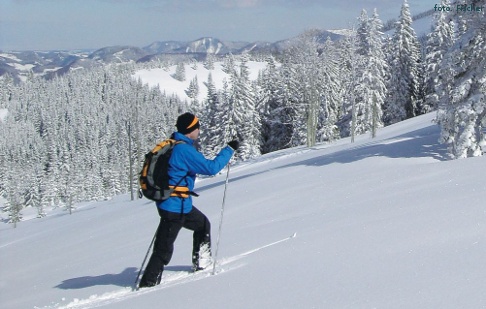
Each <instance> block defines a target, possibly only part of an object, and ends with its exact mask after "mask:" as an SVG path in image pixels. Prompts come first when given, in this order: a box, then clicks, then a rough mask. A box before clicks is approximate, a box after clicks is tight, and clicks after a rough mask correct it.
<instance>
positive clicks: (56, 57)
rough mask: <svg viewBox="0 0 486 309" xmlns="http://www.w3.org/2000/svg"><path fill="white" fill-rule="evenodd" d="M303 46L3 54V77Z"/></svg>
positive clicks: (162, 46) (166, 44)
mask: <svg viewBox="0 0 486 309" xmlns="http://www.w3.org/2000/svg"><path fill="white" fill-rule="evenodd" d="M433 13H434V10H429V11H426V12H423V13H420V14H418V15H416V16H414V17H413V20H414V25H413V26H414V29H415V31H416V33H417V35H418V36H419V37H420V36H422V37H423V36H425V34H426V33H428V32H429V31H430V26H431V20H432V15H433ZM394 23H395V20H389V21H387V22H386V23H385V27H384V31H386V32H388V33H389V32H391V31H393V27H394ZM346 35H349V30H346V29H342V30H318V31H317V32H316V36H317V39H318V40H319V41H321V42H324V41H325V40H327V39H328V38H329V39H331V40H333V41H335V40H339V39H340V38H342V37H343V36H346ZM296 44H299V37H294V38H290V39H287V40H282V41H278V42H274V43H270V42H253V43H250V42H232V41H221V40H218V39H217V38H212V37H205V38H200V39H197V40H194V41H190V42H182V41H161V42H154V43H152V44H150V45H148V46H145V47H142V48H140V47H135V46H109V47H103V48H100V49H98V50H75V51H58V50H53V51H0V77H1V76H2V75H5V74H7V73H8V74H10V75H11V76H12V77H13V78H14V79H15V80H16V81H20V80H25V79H26V78H27V76H29V74H35V75H41V76H44V77H45V78H52V77H53V76H55V75H62V74H64V73H66V72H69V71H71V70H75V69H79V68H91V67H95V66H102V65H106V64H110V63H124V62H130V61H133V62H148V61H152V60H166V59H170V60H179V59H190V58H194V59H196V60H203V59H204V58H205V57H206V56H207V55H208V54H214V55H217V56H224V55H226V54H229V53H232V54H234V55H239V54H243V53H249V54H270V53H271V54H279V53H283V52H285V51H286V50H287V49H288V48H290V47H292V46H295V45H296Z"/></svg>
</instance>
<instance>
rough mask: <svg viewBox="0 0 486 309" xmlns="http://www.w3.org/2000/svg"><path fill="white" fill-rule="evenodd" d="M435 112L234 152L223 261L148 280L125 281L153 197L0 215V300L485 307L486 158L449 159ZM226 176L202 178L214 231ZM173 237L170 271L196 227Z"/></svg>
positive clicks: (145, 232)
mask: <svg viewBox="0 0 486 309" xmlns="http://www.w3.org/2000/svg"><path fill="white" fill-rule="evenodd" d="M434 117H435V115H434V114H427V115H423V116H419V117H416V118H413V119H410V120H407V121H404V122H401V123H398V124H395V125H392V126H389V127H385V128H382V129H380V130H379V131H378V135H377V138H375V139H370V137H369V136H368V135H362V136H358V137H357V138H356V142H355V143H350V141H349V139H343V140H339V141H337V142H335V143H333V144H321V145H317V146H316V147H313V148H311V149H308V148H305V147H299V148H295V149H286V150H282V151H279V152H275V153H270V154H268V155H265V156H262V157H261V158H259V159H255V160H253V161H250V162H245V163H243V164H239V165H235V166H234V167H232V168H231V171H230V181H229V184H228V190H227V199H226V205H225V213H224V222H223V226H222V235H221V242H220V250H219V256H220V262H221V266H220V268H218V269H222V270H223V271H222V272H221V274H220V275H217V276H210V275H209V274H206V275H205V274H201V275H200V276H201V277H202V278H201V279H198V280H190V279H185V278H180V279H177V280H176V279H174V284H173V285H171V286H167V287H165V288H164V286H163V285H162V286H159V287H155V288H154V289H153V292H152V291H151V290H150V289H147V290H146V292H144V291H143V290H141V291H140V294H137V293H138V292H137V293H132V292H130V291H128V289H130V287H131V285H132V284H133V282H134V280H135V277H136V275H137V273H138V268H139V266H140V263H141V262H142V260H143V257H144V254H145V252H146V250H147V247H148V245H149V242H150V240H151V239H152V237H153V233H154V232H155V229H156V227H157V224H158V221H159V218H158V215H157V212H156V211H155V209H154V205H153V203H151V202H149V201H147V200H136V201H133V202H132V201H130V200H129V196H126V195H122V196H117V197H115V198H113V199H112V200H110V201H104V202H98V203H90V204H81V205H77V206H78V207H77V209H76V210H75V212H74V213H73V215H68V214H67V212H62V211H59V212H55V213H52V214H51V215H49V216H47V217H45V218H42V219H34V220H28V221H23V222H20V223H19V224H18V227H17V228H16V229H13V228H12V226H11V225H7V224H4V223H2V224H0V258H1V261H2V267H0V291H1V295H2V297H1V298H0V306H1V307H2V308H9V309H21V308H22V309H23V308H59V307H61V308H73V307H74V308H76V307H75V304H77V303H79V304H81V303H82V302H85V304H84V305H79V306H78V307H81V308H86V307H88V308H92V307H97V308H117V309H120V308H122V309H124V308H127V309H128V308H161V307H167V308H172V309H174V308H193V307H199V308H216V309H219V308H229V307H231V308H245V309H246V308H483V307H485V306H486V297H485V296H484V293H483V292H484V291H483V286H484V278H485V277H486V270H484V267H481V265H482V264H483V261H484V257H485V256H486V246H485V243H486V205H485V204H484V192H486V183H485V182H484V171H485V170H486V158H485V157H484V156H483V157H476V158H469V159H462V160H448V159H447V157H446V150H445V149H444V147H443V146H442V145H439V144H438V143H437V139H438V137H439V128H438V127H437V126H436V125H435V124H434V123H433V122H432V120H433V119H434ZM224 181H225V174H224V172H223V174H222V175H219V176H216V177H213V178H207V179H201V180H199V181H198V183H197V187H196V189H197V192H198V193H199V194H200V197H199V198H197V199H196V200H195V204H196V205H197V206H198V208H199V209H201V210H202V211H203V212H204V213H205V214H206V215H207V216H208V218H209V219H210V220H211V222H212V233H213V235H212V236H213V240H215V239H216V237H217V235H216V234H217V228H218V226H217V225H218V224H217V223H218V220H219V214H220V208H221V199H222V194H223V185H224ZM295 232H296V233H297V235H298V236H297V237H292V238H291V237H288V238H289V239H292V240H289V241H281V242H279V240H282V239H283V237H285V236H288V235H293V233H295ZM272 243H275V245H268V244H272ZM175 245H176V248H175V252H174V256H173V258H172V260H171V263H170V264H169V265H168V269H167V271H166V272H164V276H165V278H170V277H168V276H170V275H171V273H174V275H175V276H182V274H180V273H177V272H178V271H181V270H186V269H188V267H189V265H190V263H191V257H190V253H191V246H192V234H191V233H190V232H188V231H186V230H182V231H181V233H180V235H179V237H178V239H177V241H176V244H175ZM259 248H260V249H259ZM261 248H264V249H261ZM242 253H243V254H242ZM244 253H248V254H246V255H245V254H244ZM235 257H237V258H235ZM196 275H197V274H196ZM197 276H199V275H197ZM194 278H199V277H194ZM175 282H180V283H179V284H175ZM102 295H104V296H103V297H106V300H103V301H101V302H100V301H99V299H101V298H102ZM124 295H130V297H128V296H124ZM189 296H190V297H189ZM90 299H91V300H90ZM97 299H98V300H97ZM90 301H91V302H90ZM83 306H84V307H83Z"/></svg>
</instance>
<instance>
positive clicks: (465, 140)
mask: <svg viewBox="0 0 486 309" xmlns="http://www.w3.org/2000/svg"><path fill="white" fill-rule="evenodd" d="M466 5H473V6H475V7H481V6H485V5H486V1H485V0H482V1H474V0H473V1H466ZM453 14H454V18H455V20H456V24H457V25H459V27H457V29H458V30H457V34H458V35H459V37H458V39H457V41H456V43H455V44H454V45H453V46H452V48H451V49H450V50H449V52H448V53H447V54H446V56H445V57H444V60H443V61H442V63H441V67H442V72H443V75H444V76H443V80H442V83H443V84H444V86H443V87H442V90H443V91H441V92H440V93H439V95H440V97H439V108H440V109H439V116H438V118H439V119H438V120H439V123H440V125H441V142H443V143H446V144H448V146H449V152H450V153H451V155H452V156H453V157H455V158H465V157H472V156H481V155H483V154H484V152H485V150H486V137H485V136H486V134H485V127H486V86H485V81H486V62H485V61H486V60H485V59H486V18H485V13H484V12H482V13H481V12H474V13H473V14H469V13H463V12H461V11H459V10H458V11H456V12H454V13H453Z"/></svg>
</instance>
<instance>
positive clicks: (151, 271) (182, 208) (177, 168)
mask: <svg viewBox="0 0 486 309" xmlns="http://www.w3.org/2000/svg"><path fill="white" fill-rule="evenodd" d="M176 127H177V132H174V133H173V134H172V138H173V139H175V140H177V141H182V142H183V143H179V144H177V145H176V146H175V147H174V148H173V151H172V155H171V157H170V160H169V168H168V174H169V185H172V186H175V185H177V192H178V193H173V194H172V195H171V197H170V198H168V199H167V200H165V201H163V202H157V203H156V205H157V211H158V212H159V215H160V223H159V227H158V229H157V233H156V236H155V242H154V249H153V252H152V256H151V257H150V260H149V262H148V264H147V268H145V272H144V274H143V277H142V279H141V280H140V284H139V287H141V288H143V287H151V286H155V285H157V284H159V283H160V280H161V278H162V272H163V270H164V265H167V264H168V263H169V262H170V259H171V258H172V253H173V251H174V242H175V240H176V238H177V234H178V233H179V231H180V230H181V228H183V227H184V228H187V229H189V230H191V231H193V232H194V234H193V249H192V264H193V270H194V271H197V270H201V269H203V268H204V267H207V266H208V265H209V263H210V262H211V225H210V223H209V220H208V218H207V217H206V216H205V215H204V214H203V213H202V212H201V211H199V209H197V208H196V207H194V206H193V205H192V197H191V194H190V193H192V190H193V189H194V182H195V180H196V174H203V175H215V174H217V173H218V172H219V171H221V170H222V169H223V168H224V167H225V166H226V164H228V162H229V160H230V159H231V156H232V155H233V152H234V151H235V150H237V149H238V146H239V142H238V141H237V140H233V141H231V142H229V143H228V146H226V147H224V148H223V149H222V150H221V151H220V152H219V154H218V155H217V156H216V157H215V158H214V159H213V160H208V159H206V158H205V157H204V156H203V155H202V154H201V153H200V152H198V151H197V150H196V149H195V148H194V141H195V140H197V138H198V137H199V127H200V124H199V120H198V118H197V117H196V116H195V115H193V114H191V113H185V114H182V115H180V116H179V117H178V118H177V123H176ZM181 191H182V192H186V191H187V192H188V194H185V193H180V192H181ZM203 262H206V264H207V265H204V264H203Z"/></svg>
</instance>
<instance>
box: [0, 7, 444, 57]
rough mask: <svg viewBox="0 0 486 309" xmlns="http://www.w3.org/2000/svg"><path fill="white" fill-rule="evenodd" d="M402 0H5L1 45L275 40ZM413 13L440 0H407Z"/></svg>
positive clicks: (384, 15)
mask: <svg viewBox="0 0 486 309" xmlns="http://www.w3.org/2000/svg"><path fill="white" fill-rule="evenodd" d="M402 3H403V0H360V1H350V0H0V50H4V51H6V50H52V49H83V48H90V49H96V48H101V47H105V46H111V45H132V46H138V47H143V46H146V45H149V44H151V43H153V42H155V41H167V40H178V41H190V40H195V39H198V38H200V37H204V36H212V37H216V38H218V39H221V40H229V41H249V42H253V41H270V42H275V41H278V40H283V39H286V38H290V37H293V36H296V35H298V34H300V33H302V32H303V31H305V30H306V29H309V28H319V29H339V28H349V27H350V26H351V25H352V23H354V22H355V20H356V18H357V17H358V16H359V14H360V12H361V10H362V9H363V8H364V9H366V10H368V12H370V13H371V12H372V10H373V9H374V8H377V10H378V14H379V15H380V17H381V19H382V20H383V21H386V20H388V19H390V18H396V17H398V15H399V12H400V8H401V5H402ZM408 3H409V6H410V10H411V12H412V15H414V14H417V13H420V12H423V11H426V10H429V9H432V8H433V7H434V4H435V3H440V1H439V0H408Z"/></svg>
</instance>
